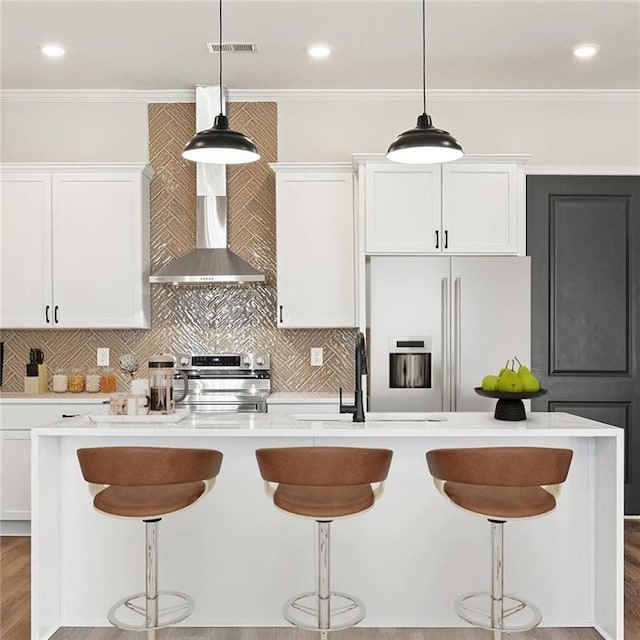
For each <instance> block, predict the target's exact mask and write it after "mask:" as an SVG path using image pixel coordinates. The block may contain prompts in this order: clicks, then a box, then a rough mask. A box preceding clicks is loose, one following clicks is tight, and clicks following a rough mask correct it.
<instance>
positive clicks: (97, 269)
mask: <svg viewBox="0 0 640 640" xmlns="http://www.w3.org/2000/svg"><path fill="white" fill-rule="evenodd" d="M53 180H54V181H53V223H52V234H53V299H54V318H55V321H56V325H55V326H57V327H61V328H67V327H78V328H81V327H92V328H111V327H119V328H134V327H145V326H148V323H147V321H146V318H145V313H144V310H143V306H144V301H143V295H142V286H143V284H142V283H143V280H144V279H145V276H146V280H148V273H146V274H145V268H144V266H143V239H144V232H143V211H142V193H141V189H142V186H141V176H140V175H139V174H138V173H135V174H134V173H114V174H106V173H77V174H58V175H55V176H54V179H53Z"/></svg>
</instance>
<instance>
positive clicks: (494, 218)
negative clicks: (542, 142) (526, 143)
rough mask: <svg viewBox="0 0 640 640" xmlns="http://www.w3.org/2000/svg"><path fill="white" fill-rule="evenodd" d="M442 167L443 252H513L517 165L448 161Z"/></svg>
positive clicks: (516, 206) (516, 234)
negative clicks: (448, 162) (453, 162)
mask: <svg viewBox="0 0 640 640" xmlns="http://www.w3.org/2000/svg"><path fill="white" fill-rule="evenodd" d="M442 170H443V174H442V229H443V233H444V251H445V252H446V253H473V254H483V253H486V254H516V253H517V249H518V246H517V242H518V229H517V225H518V215H517V210H518V171H517V168H516V167H515V166H514V165H500V164H448V165H444V166H443V168H442Z"/></svg>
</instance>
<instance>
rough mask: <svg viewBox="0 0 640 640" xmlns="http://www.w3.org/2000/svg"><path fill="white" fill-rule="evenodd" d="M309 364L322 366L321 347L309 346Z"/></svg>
mask: <svg viewBox="0 0 640 640" xmlns="http://www.w3.org/2000/svg"><path fill="white" fill-rule="evenodd" d="M311 366H312V367H321V366H322V347H311Z"/></svg>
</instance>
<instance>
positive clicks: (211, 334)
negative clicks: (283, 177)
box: [0, 102, 355, 391]
mask: <svg viewBox="0 0 640 640" xmlns="http://www.w3.org/2000/svg"><path fill="white" fill-rule="evenodd" d="M229 117H230V120H231V122H232V126H233V128H234V129H238V130H241V131H243V132H245V133H246V134H247V135H249V136H250V137H251V138H253V140H254V141H255V142H256V144H257V146H258V148H259V149H260V153H261V159H260V160H259V161H258V162H254V163H251V164H248V165H237V166H229V167H228V173H227V179H228V191H229V213H228V237H229V246H230V247H231V249H233V250H234V251H235V252H236V253H238V254H239V255H240V256H242V257H243V258H244V259H245V260H247V261H249V262H250V263H251V264H252V265H254V266H255V267H257V268H258V269H260V270H261V271H263V272H264V273H265V274H266V282H265V283H255V284H248V285H204V286H196V287H188V286H187V287H174V286H172V285H157V284H155V285H151V312H152V323H151V329H149V330H139V329H138V330H111V331H98V330H96V331H93V330H88V329H82V330H60V329H50V330H38V331H31V330H19V331H8V330H5V331H2V333H1V334H0V335H1V339H2V340H3V341H4V343H5V366H4V384H3V387H2V390H3V391H22V390H23V376H24V372H25V368H24V365H25V363H26V362H27V361H28V359H29V358H28V356H29V348H30V347H39V348H41V349H42V350H43V351H44V354H45V360H46V362H47V364H48V365H49V366H50V367H51V368H53V369H55V368H57V367H65V368H73V367H78V368H81V369H89V368H91V367H93V366H95V359H96V349H97V348H98V347H109V349H110V351H111V362H112V364H113V365H114V369H116V370H117V372H118V374H119V376H120V382H119V385H120V386H121V387H122V388H123V389H124V388H125V384H126V381H127V376H126V375H125V374H124V373H122V372H120V371H119V368H118V357H119V356H120V355H122V354H124V353H133V354H134V355H135V356H136V358H137V360H138V362H139V364H140V369H139V371H138V372H137V373H136V376H137V377H145V376H146V375H147V371H146V366H145V364H146V361H147V358H148V357H149V356H150V355H153V354H154V353H163V352H169V353H172V352H174V353H175V352H180V351H203V352H206V351H266V352H268V353H270V354H271V366H272V375H273V378H272V390H273V391H336V390H337V389H338V387H339V386H343V387H345V388H347V389H351V388H353V382H352V380H353V363H352V360H353V357H352V354H353V347H354V340H355V330H352V329H332V330H326V329H322V330H321V329H284V330H283V329H277V328H276V324H275V318H276V235H275V226H276V215H275V180H274V175H273V172H272V171H271V170H270V169H269V167H268V166H267V163H269V162H275V161H276V160H277V156H278V153H277V151H278V150H277V126H278V122H277V120H278V114H277V106H276V104H275V103H270V102H249V103H232V104H231V105H230V108H229ZM194 128H195V105H194V104H151V105H149V163H150V164H151V166H152V167H153V169H154V170H155V172H156V175H155V177H154V179H153V182H152V183H151V271H152V272H154V271H156V270H157V269H158V268H159V267H160V266H162V265H164V264H165V263H166V262H168V261H169V260H170V259H172V258H175V257H179V256H182V255H184V254H185V253H188V252H189V251H191V250H192V249H194V248H195V212H196V199H195V193H196V182H195V165H194V164H192V163H190V162H187V161H185V160H183V159H182V157H181V155H180V152H181V151H182V147H183V146H184V144H185V142H186V141H187V140H188V139H189V138H190V137H191V136H192V135H193V132H194ZM311 347H323V348H324V366H322V367H311V366H310V364H309V349H310V348H311Z"/></svg>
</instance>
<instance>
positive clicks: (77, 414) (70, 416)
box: [62, 413, 80, 418]
mask: <svg viewBox="0 0 640 640" xmlns="http://www.w3.org/2000/svg"><path fill="white" fill-rule="evenodd" d="M79 415H80V414H79V413H73V414H69V413H63V414H62V417H63V418H77V417H78V416H79Z"/></svg>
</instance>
